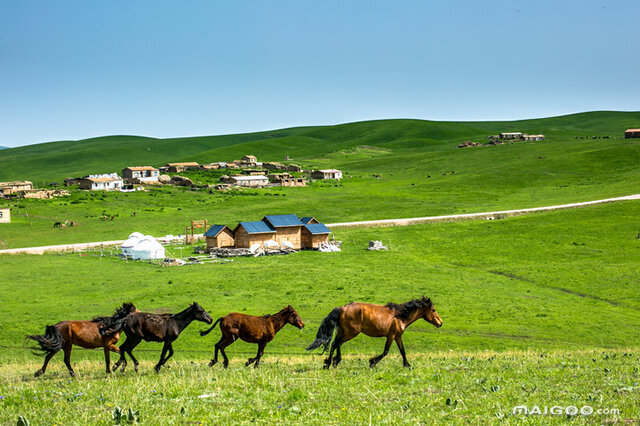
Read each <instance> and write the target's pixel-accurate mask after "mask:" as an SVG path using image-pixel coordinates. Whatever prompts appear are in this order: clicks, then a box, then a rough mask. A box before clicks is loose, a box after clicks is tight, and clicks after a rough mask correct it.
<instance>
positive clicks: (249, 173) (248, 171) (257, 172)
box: [242, 169, 267, 176]
mask: <svg viewBox="0 0 640 426" xmlns="http://www.w3.org/2000/svg"><path fill="white" fill-rule="evenodd" d="M265 173H267V170H259V169H258V170H256V169H244V170H243V171H242V174H243V175H246V176H264V175H265Z"/></svg>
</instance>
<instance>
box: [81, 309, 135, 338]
mask: <svg viewBox="0 0 640 426" xmlns="http://www.w3.org/2000/svg"><path fill="white" fill-rule="evenodd" d="M135 309H136V307H135V305H134V304H133V303H123V304H122V306H120V307H119V308H116V310H115V311H114V313H113V315H112V316H110V317H95V318H93V319H92V320H91V321H92V322H97V323H98V330H99V332H100V334H103V335H108V336H110V335H112V334H115V333H117V332H118V331H120V328H121V327H122V320H123V319H125V318H126V317H127V316H128V315H129V314H130V313H132V312H133V311H134V310H135Z"/></svg>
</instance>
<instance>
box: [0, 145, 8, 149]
mask: <svg viewBox="0 0 640 426" xmlns="http://www.w3.org/2000/svg"><path fill="white" fill-rule="evenodd" d="M7 148H9V147H8V146H2V145H0V149H7Z"/></svg>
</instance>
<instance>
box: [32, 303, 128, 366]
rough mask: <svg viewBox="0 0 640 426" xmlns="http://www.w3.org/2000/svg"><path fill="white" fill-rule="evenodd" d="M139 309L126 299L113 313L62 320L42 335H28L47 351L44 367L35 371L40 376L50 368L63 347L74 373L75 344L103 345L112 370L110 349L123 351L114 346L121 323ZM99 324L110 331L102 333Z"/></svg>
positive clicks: (40, 349)
mask: <svg viewBox="0 0 640 426" xmlns="http://www.w3.org/2000/svg"><path fill="white" fill-rule="evenodd" d="M134 312H138V310H137V309H136V307H135V306H134V305H133V303H124V304H123V305H122V306H121V307H120V308H118V309H116V311H115V313H114V314H113V315H112V316H110V317H97V318H94V319H92V320H91V321H62V322H59V323H57V324H55V325H48V326H47V327H46V329H45V333H44V335H42V336H36V335H32V336H27V338H29V339H31V340H35V341H36V342H37V343H38V345H39V346H40V347H39V348H35V351H36V352H42V353H44V354H46V356H45V358H44V364H43V365H42V368H41V369H40V370H38V371H36V373H35V376H36V377H38V376H41V375H42V374H44V372H45V370H46V369H47V364H48V363H49V361H50V360H51V358H52V357H53V356H54V355H55V354H56V353H58V351H60V349H62V350H63V351H64V363H65V365H66V366H67V369H68V370H69V374H71V376H74V375H75V373H74V371H73V368H71V348H72V346H73V345H76V346H80V347H81V348H86V349H95V348H104V362H105V364H106V371H107V373H110V372H111V370H110V368H109V351H112V352H120V351H119V349H118V348H117V347H116V346H115V344H116V343H118V339H119V338H120V330H121V323H122V320H123V319H124V318H126V317H127V316H128V315H130V314H131V313H134ZM100 328H108V329H109V332H108V333H101V332H100Z"/></svg>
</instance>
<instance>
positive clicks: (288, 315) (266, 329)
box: [200, 305, 304, 368]
mask: <svg viewBox="0 0 640 426" xmlns="http://www.w3.org/2000/svg"><path fill="white" fill-rule="evenodd" d="M218 323H220V331H222V337H221V338H220V340H219V341H218V343H216V346H215V348H216V351H215V355H214V356H213V359H212V360H211V362H210V363H209V367H212V366H213V365H215V364H216V363H217V362H218V351H220V352H222V357H223V358H224V364H223V365H224V368H227V367H228V366H229V358H227V354H226V353H225V352H224V348H226V347H227V346H229V345H230V344H232V343H233V342H235V341H236V340H238V339H242V340H244V341H245V342H249V343H257V344H258V354H257V355H256V356H255V357H253V358H249V359H248V360H247V362H246V363H245V364H244V365H245V366H246V367H248V366H249V365H251V363H254V364H253V366H254V367H255V368H258V365H259V364H260V358H262V354H263V353H264V348H265V346H267V343H269V342H270V341H272V340H273V338H274V337H275V335H276V333H277V332H278V331H280V329H282V327H284V326H285V325H287V324H291V325H293V326H294V327H298V328H299V329H302V327H304V323H303V322H302V318H300V316H299V315H298V313H297V312H296V310H295V309H293V307H292V306H291V305H289V306H287V307H286V308H284V309H283V310H281V311H280V312H278V313H277V314H273V315H264V316H261V317H255V316H253V315H246V314H240V313H237V312H232V313H230V314H229V315H227V316H224V317H220V318H218V319H217V320H216V322H215V323H213V325H212V326H211V327H210V328H209V329H208V330H205V331H201V332H200V335H201V336H206V335H207V334H209V333H210V332H211V330H213V329H214V327H215V326H216V325H217V324H218Z"/></svg>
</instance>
